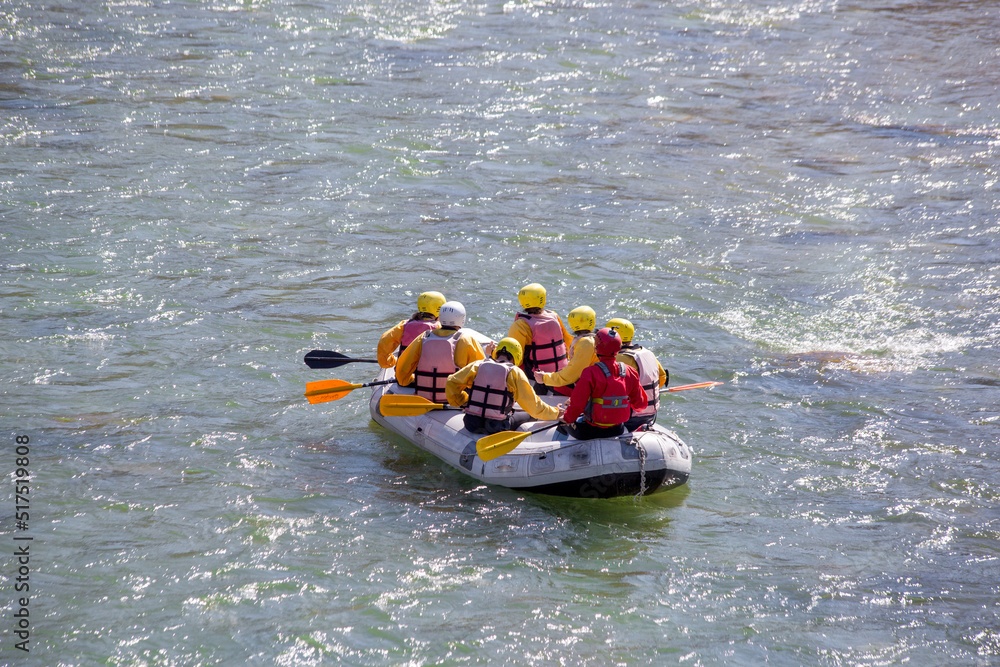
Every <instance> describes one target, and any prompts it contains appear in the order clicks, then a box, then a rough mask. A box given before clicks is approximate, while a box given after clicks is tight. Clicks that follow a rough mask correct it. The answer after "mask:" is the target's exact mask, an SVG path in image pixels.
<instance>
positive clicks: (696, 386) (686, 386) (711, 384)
mask: <svg viewBox="0 0 1000 667" xmlns="http://www.w3.org/2000/svg"><path fill="white" fill-rule="evenodd" d="M717 384H722V383H721V382H697V383H695V384H682V385H681V386H679V387H670V388H669V389H667V391H684V390H685V389H701V388H702V387H714V386H715V385H717Z"/></svg>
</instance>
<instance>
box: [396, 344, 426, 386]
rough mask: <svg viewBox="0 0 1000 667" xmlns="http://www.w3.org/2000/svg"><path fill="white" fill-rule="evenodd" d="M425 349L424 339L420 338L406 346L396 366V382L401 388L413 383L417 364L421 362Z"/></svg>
mask: <svg viewBox="0 0 1000 667" xmlns="http://www.w3.org/2000/svg"><path fill="white" fill-rule="evenodd" d="M423 347H424V337H423V336H420V337H418V338H417V339H416V340H414V341H413V342H412V343H410V344H409V345H407V346H406V349H405V350H403V354H401V355H400V356H399V363H397V364H396V382H398V383H399V386H400V387H408V386H410V383H411V382H413V371H415V370H417V362H418V361H420V350H422V349H423Z"/></svg>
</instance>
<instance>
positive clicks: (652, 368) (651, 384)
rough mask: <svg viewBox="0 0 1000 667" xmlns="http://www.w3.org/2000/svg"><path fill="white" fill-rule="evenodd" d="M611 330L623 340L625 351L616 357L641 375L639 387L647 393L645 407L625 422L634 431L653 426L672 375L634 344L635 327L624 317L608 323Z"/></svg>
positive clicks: (654, 356) (652, 356)
mask: <svg viewBox="0 0 1000 667" xmlns="http://www.w3.org/2000/svg"><path fill="white" fill-rule="evenodd" d="M608 328H609V329H617V330H618V335H620V336H621V337H622V349H621V351H620V352H619V353H618V356H617V357H615V360H616V361H620V362H622V363H624V364H626V365H628V366H631V367H632V368H634V369H635V370H636V372H637V373H638V374H639V384H641V385H642V388H643V390H644V391H645V392H646V407H645V408H643V409H642V410H635V411H633V413H632V418H631V419H629V420H628V421H627V422H625V428H626V429H628V430H629V431H634V430H636V429H637V428H639V427H640V426H642V425H643V424H646V425H647V426H652V425H653V422H655V421H656V410H657V408H659V407H660V389H662V388H663V387H666V386H667V383H668V382H669V381H670V373H668V372H667V371H665V370H664V369H663V366H661V365H660V362H659V361H658V360H657V358H656V355H655V354H653V353H652V352H650V351H649V350H647V349H644V348H643V347H641V346H639V345H636V344H635V343H633V342H632V339H633V338H634V337H635V327H634V326H632V323H631V322H629V321H628V320H626V319H625V318H624V317H614V318H612V319H610V320H608Z"/></svg>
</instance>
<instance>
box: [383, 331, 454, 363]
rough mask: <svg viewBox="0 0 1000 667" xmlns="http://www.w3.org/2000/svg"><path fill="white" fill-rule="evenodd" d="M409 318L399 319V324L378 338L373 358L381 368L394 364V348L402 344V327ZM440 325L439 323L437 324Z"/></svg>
mask: <svg viewBox="0 0 1000 667" xmlns="http://www.w3.org/2000/svg"><path fill="white" fill-rule="evenodd" d="M407 322H409V320H400V322H399V324H397V325H396V326H394V327H393V328H391V329H389V330H388V331H386V332H385V333H384V334H382V337H381V338H379V340H378V350H377V352H376V354H375V358H376V359H378V365H379V366H381V367H382V368H392V367H393V366H395V365H396V361H397V359H396V350H397V349H398V348H399V346H400V345H402V344H403V327H405V326H406V323H407ZM438 326H440V325H438Z"/></svg>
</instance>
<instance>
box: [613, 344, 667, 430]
mask: <svg viewBox="0 0 1000 667" xmlns="http://www.w3.org/2000/svg"><path fill="white" fill-rule="evenodd" d="M619 354H627V355H628V356H630V357H632V359H634V360H635V365H636V366H638V367H639V384H641V385H642V388H643V390H644V391H645V392H646V407H645V408H643V409H642V410H636V411H635V414H636V416H641V417H647V416H649V415H651V414H653V413H655V412H656V409H657V408H658V407H660V368H659V365H658V364H657V363H656V357H655V356H653V353H652V352H650V351H649V350H646V349H643V348H641V347H639V346H638V345H637V346H635V347H629V348H624V347H623V348H622V351H621V352H620V353H619Z"/></svg>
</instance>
